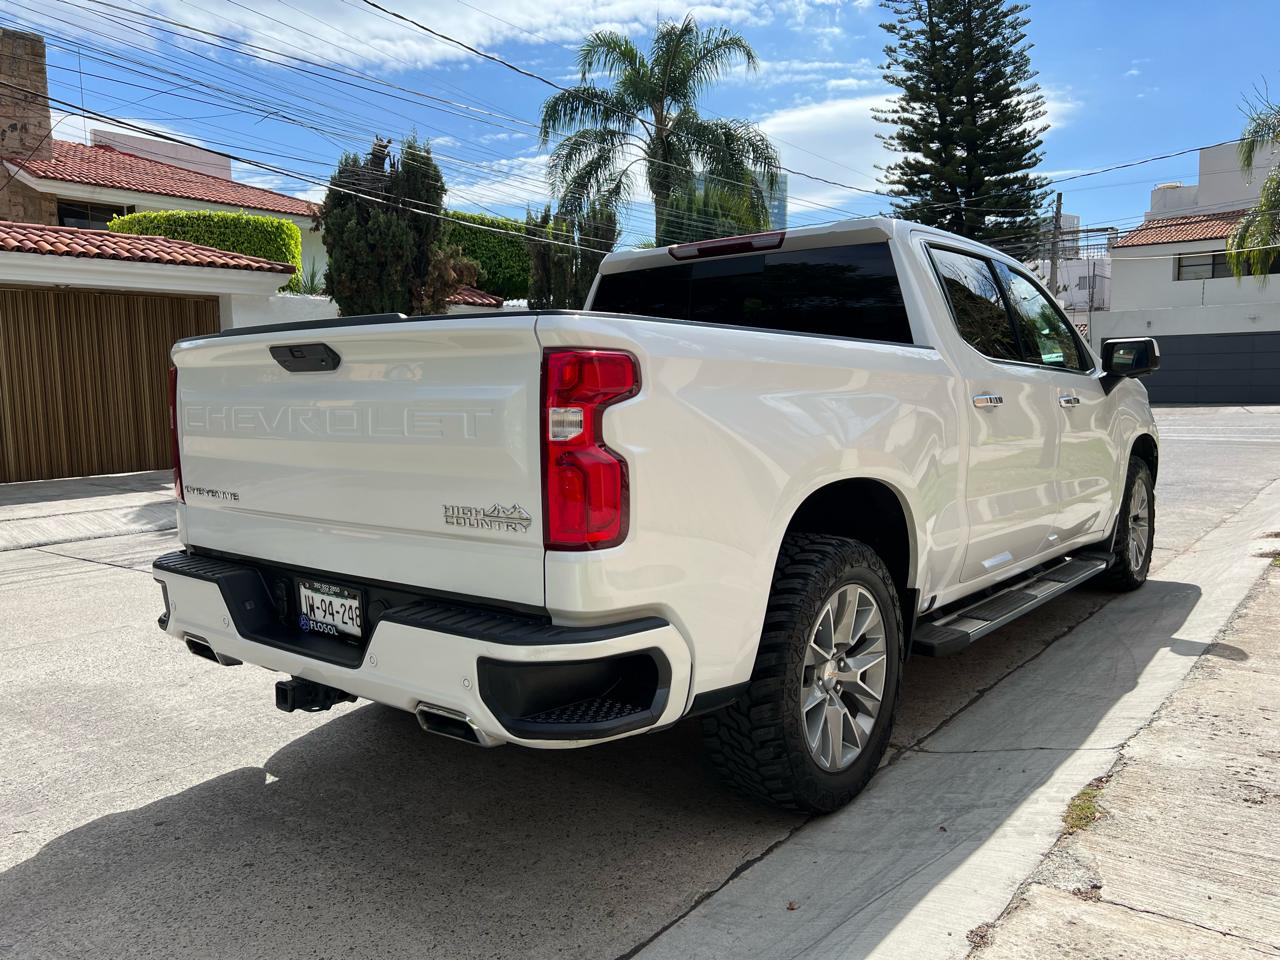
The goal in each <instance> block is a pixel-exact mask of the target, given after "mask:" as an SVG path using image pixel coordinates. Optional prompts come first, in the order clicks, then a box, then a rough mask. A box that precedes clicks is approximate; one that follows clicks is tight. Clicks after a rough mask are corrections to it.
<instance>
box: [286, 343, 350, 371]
mask: <svg viewBox="0 0 1280 960" xmlns="http://www.w3.org/2000/svg"><path fill="white" fill-rule="evenodd" d="M271 356H272V357H273V358H275V361H276V363H278V364H280V366H282V367H284V368H285V369H286V370H288V371H289V372H290V373H328V372H330V371H332V370H337V369H338V367H339V365H340V364H341V363H342V357H340V356H338V351H336V350H334V349H333V348H332V347H331V346H329V345H328V344H327V343H291V344H289V345H288V346H286V347H272V348H271Z"/></svg>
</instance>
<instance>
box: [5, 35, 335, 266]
mask: <svg viewBox="0 0 1280 960" xmlns="http://www.w3.org/2000/svg"><path fill="white" fill-rule="evenodd" d="M0 79H2V80H4V81H6V82H7V83H9V84H11V85H12V86H6V87H4V88H2V89H0V184H3V186H2V187H0V219H6V220H11V221H15V222H19V223H42V224H46V225H49V226H67V227H81V228H90V229H95V228H96V229H104V228H105V227H106V225H107V223H108V222H109V221H110V219H111V218H112V217H113V216H116V215H118V214H122V213H131V212H133V211H136V210H223V211H231V212H236V211H244V212H247V213H256V214H264V215H268V216H274V217H282V218H283V219H286V220H290V221H292V222H293V223H296V224H297V225H298V228H299V230H300V231H301V232H302V266H303V270H310V269H311V268H312V266H313V265H314V267H315V269H316V271H317V272H318V273H320V274H323V272H324V268H325V264H326V262H327V257H326V255H325V250H324V244H323V242H322V241H321V235H320V233H319V232H317V231H316V230H314V229H313V226H314V221H313V214H314V213H315V210H316V205H315V204H313V203H311V202H310V201H307V200H301V199H299V198H297V197H291V196H289V195H287V194H283V193H277V192H275V191H273V190H265V189H263V188H261V187H255V186H251V185H249V184H246V183H240V182H238V181H236V180H233V179H231V176H230V170H231V167H230V161H229V160H227V159H226V158H225V157H220V156H219V155H217V154H213V153H210V152H208V151H204V150H199V149H198V148H194V147H189V146H186V147H184V146H181V145H176V144H169V143H166V142H165V141H159V140H157V141H150V140H147V139H146V138H143V137H128V136H124V135H121V134H116V133H112V132H108V131H101V130H95V131H93V135H92V141H93V142H92V143H91V144H88V145H86V144H82V143H75V142H72V141H69V140H62V139H59V138H58V137H57V130H56V129H54V128H53V126H52V121H51V118H50V116H49V104H48V99H47V98H48V79H47V73H46V65H45V45H44V40H43V39H42V38H41V37H39V36H36V35H35V34H30V33H20V32H17V31H14V30H0Z"/></svg>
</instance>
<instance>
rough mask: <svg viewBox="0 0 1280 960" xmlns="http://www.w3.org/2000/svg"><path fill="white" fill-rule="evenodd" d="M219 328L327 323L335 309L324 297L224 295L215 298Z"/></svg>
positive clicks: (285, 294)
mask: <svg viewBox="0 0 1280 960" xmlns="http://www.w3.org/2000/svg"><path fill="white" fill-rule="evenodd" d="M219 307H220V310H221V312H222V327H223V329H224V330H225V329H226V328H227V327H257V326H262V325H263V324H268V323H297V322H299V321H302V320H328V319H331V318H333V317H336V316H337V315H338V305H337V304H336V303H334V302H333V301H332V300H330V299H329V298H328V297H305V296H298V295H294V294H287V293H276V294H271V295H269V296H254V295H252V294H239V293H233V294H225V295H223V296H222V297H220V298H219Z"/></svg>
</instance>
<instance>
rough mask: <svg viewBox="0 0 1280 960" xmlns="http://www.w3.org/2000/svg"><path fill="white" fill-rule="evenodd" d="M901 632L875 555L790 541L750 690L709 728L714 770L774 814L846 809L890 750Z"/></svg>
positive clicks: (845, 546) (840, 541)
mask: <svg viewBox="0 0 1280 960" xmlns="http://www.w3.org/2000/svg"><path fill="white" fill-rule="evenodd" d="M902 632H903V631H902V612H901V608H900V606H899V603H898V594H897V590H896V589H895V588H894V584H893V579H892V578H891V577H890V576H889V571H888V569H886V567H885V565H884V562H883V561H882V560H881V559H880V558H879V557H878V556H877V555H876V553H875V551H873V550H872V549H871V548H870V547H868V546H866V545H865V544H862V543H859V542H858V541H856V540H849V539H846V538H844V537H830V536H820V535H815V534H790V535H788V536H787V537H786V538H785V539H784V540H783V544H782V550H781V552H780V554H779V557H778V565H777V568H776V570H775V572H774V578H773V588H772V591H771V593H770V597H769V606H768V609H767V611H766V613H765V623H764V632H763V635H762V636H761V638H760V648H759V652H758V653H757V655H756V663H755V669H754V670H753V672H752V675H751V682H750V684H749V686H748V688H747V690H746V692H745V693H744V694H743V695H742V697H740V698H739V700H738V701H737V702H736V703H734V704H732V705H731V706H729V707H726V708H725V709H723V710H721V711H719V712H718V713H715V714H712V715H711V716H709V717H707V718H706V719H705V720H704V721H703V733H704V737H705V740H706V744H707V750H708V753H709V754H710V757H711V760H712V762H713V764H714V765H715V767H716V769H717V770H718V771H719V772H720V774H721V775H722V776H723V777H724V778H725V779H726V780H727V781H728V782H729V783H730V784H732V785H733V786H734V787H736V788H737V789H739V790H741V791H742V792H744V793H747V794H749V795H751V796H754V797H757V798H759V799H762V800H765V801H768V802H769V803H772V804H775V805H777V806H781V807H787V808H789V809H793V810H804V811H810V812H817V813H827V812H829V811H832V810H835V809H837V808H839V807H841V806H844V804H846V803H848V802H849V801H850V800H851V799H853V797H854V795H855V794H857V793H858V791H859V790H861V789H862V788H863V787H864V786H865V785H866V783H867V781H868V780H869V779H870V778H871V775H872V774H873V773H874V772H875V770H876V767H877V766H878V765H879V763H880V758H881V757H882V756H883V755H884V751H885V748H886V747H887V746H888V744H889V734H890V730H891V728H892V725H893V710H894V707H895V705H896V704H897V700H898V690H899V686H900V681H901V677H902Z"/></svg>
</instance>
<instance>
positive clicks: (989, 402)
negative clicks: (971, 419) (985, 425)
mask: <svg viewBox="0 0 1280 960" xmlns="http://www.w3.org/2000/svg"><path fill="white" fill-rule="evenodd" d="M1002 403H1004V397H1002V396H1000V394H998V393H980V394H978V395H977V396H976V397H974V398H973V405H974V406H975V407H977V408H978V409H979V410H984V409H987V408H989V407H998V406H1000V404H1002Z"/></svg>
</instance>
